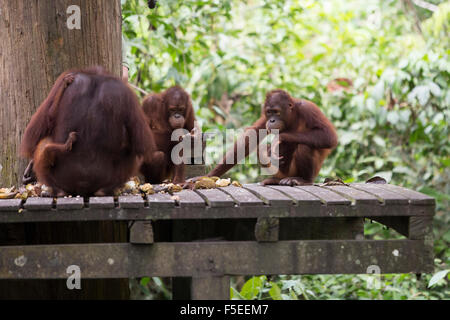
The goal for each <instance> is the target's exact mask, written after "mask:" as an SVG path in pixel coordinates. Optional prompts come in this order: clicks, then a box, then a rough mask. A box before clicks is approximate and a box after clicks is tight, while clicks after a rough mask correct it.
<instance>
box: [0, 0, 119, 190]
mask: <svg viewBox="0 0 450 320" xmlns="http://www.w3.org/2000/svg"><path fill="white" fill-rule="evenodd" d="M71 5H77V6H79V8H80V17H81V28H80V29H79V30H78V29H72V30H70V29H69V28H68V26H67V21H68V19H70V18H71V17H73V15H72V14H73V12H69V13H67V9H68V8H69V7H70V6H71ZM70 21H71V20H70ZM121 30H122V29H121V6H120V1H119V0H58V1H54V0H39V1H37V0H33V1H29V0H2V1H0V125H1V128H0V165H1V166H2V167H3V169H2V170H1V172H0V185H3V186H10V185H16V186H17V185H20V182H21V176H22V173H23V170H24V168H25V164H26V161H25V160H19V154H18V150H19V146H20V141H21V138H22V135H23V132H24V130H25V127H26V125H27V124H28V122H29V120H30V118H31V116H32V115H33V114H34V112H35V111H36V109H37V108H38V107H39V105H40V104H41V102H42V101H43V100H44V99H45V97H46V96H47V94H48V93H49V91H50V88H51V87H52V85H53V83H54V81H55V80H56V78H57V77H58V76H59V75H60V74H61V73H62V72H64V71H65V70H67V69H72V68H81V67H87V66H91V65H102V66H103V67H105V68H106V69H107V70H109V71H110V72H112V73H114V74H116V75H118V76H120V74H121V59H122V51H121V46H122V38H121Z"/></svg>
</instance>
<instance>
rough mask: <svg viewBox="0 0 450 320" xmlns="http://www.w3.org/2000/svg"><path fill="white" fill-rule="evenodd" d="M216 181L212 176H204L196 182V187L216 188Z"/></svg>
mask: <svg viewBox="0 0 450 320" xmlns="http://www.w3.org/2000/svg"><path fill="white" fill-rule="evenodd" d="M215 187H216V182H215V181H214V179H212V178H208V177H203V178H200V179H199V180H198V181H196V182H195V185H194V189H196V190H197V189H214V188H215Z"/></svg>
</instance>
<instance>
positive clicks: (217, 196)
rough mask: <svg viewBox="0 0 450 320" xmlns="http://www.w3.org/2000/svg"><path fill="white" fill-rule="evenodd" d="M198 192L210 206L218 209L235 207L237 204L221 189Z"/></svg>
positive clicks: (200, 190)
mask: <svg viewBox="0 0 450 320" xmlns="http://www.w3.org/2000/svg"><path fill="white" fill-rule="evenodd" d="M196 192H197V193H198V194H199V195H200V196H201V197H202V198H203V199H204V200H205V201H206V203H207V204H208V206H210V207H213V208H216V207H234V206H235V205H236V203H235V202H234V200H233V198H231V197H230V196H229V195H228V194H227V193H225V192H223V191H220V189H199V190H196Z"/></svg>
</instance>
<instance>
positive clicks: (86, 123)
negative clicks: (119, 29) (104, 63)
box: [21, 67, 155, 196]
mask: <svg viewBox="0 0 450 320" xmlns="http://www.w3.org/2000/svg"><path fill="white" fill-rule="evenodd" d="M153 150H155V145H154V140H153V138H152V133H151V131H150V129H149V127H148V125H147V124H146V122H145V115H144V113H143V112H142V110H141V108H140V106H139V102H138V99H137V97H136V95H135V94H134V92H133V91H132V90H131V89H130V88H129V87H128V86H127V85H126V84H124V83H123V82H122V81H121V80H120V79H119V78H117V77H114V76H112V75H110V74H108V73H106V72H105V71H104V70H103V69H102V68H100V67H93V68H89V69H85V70H81V71H69V72H65V73H63V74H62V75H61V76H60V77H59V78H58V79H57V80H56V82H55V84H54V86H53V88H52V90H51V91H50V94H49V95H48V97H47V99H45V101H44V102H43V103H42V104H41V106H40V107H39V108H38V110H37V112H36V113H35V114H34V115H33V117H32V118H31V121H30V123H29V124H28V126H27V128H26V131H25V134H24V137H23V140H22V145H21V154H22V155H23V156H25V157H28V158H32V159H33V160H34V171H35V172H36V176H37V178H38V181H39V182H41V183H43V184H46V185H48V186H49V187H51V188H52V189H53V193H54V194H58V195H62V194H73V195H82V196H88V195H94V194H99V195H100V194H101V195H106V194H112V193H113V192H114V190H115V189H116V188H118V187H120V186H122V185H123V184H124V183H125V182H126V181H127V179H129V178H130V177H131V176H133V175H134V174H136V173H137V170H138V168H139V165H140V163H141V161H142V158H143V156H144V155H145V154H146V153H151V152H152V151H153Z"/></svg>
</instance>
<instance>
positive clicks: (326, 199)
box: [295, 186, 351, 205]
mask: <svg viewBox="0 0 450 320" xmlns="http://www.w3.org/2000/svg"><path fill="white" fill-rule="evenodd" d="M295 188H298V189H301V190H303V191H306V192H309V193H311V194H312V195H314V196H316V197H317V198H320V199H321V200H322V202H323V203H324V204H326V205H350V204H351V201H350V200H349V199H347V198H345V197H343V196H341V195H340V194H338V193H336V192H333V191H331V190H328V189H326V188H321V187H318V186H298V187H295Z"/></svg>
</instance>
